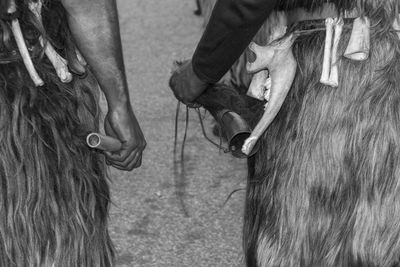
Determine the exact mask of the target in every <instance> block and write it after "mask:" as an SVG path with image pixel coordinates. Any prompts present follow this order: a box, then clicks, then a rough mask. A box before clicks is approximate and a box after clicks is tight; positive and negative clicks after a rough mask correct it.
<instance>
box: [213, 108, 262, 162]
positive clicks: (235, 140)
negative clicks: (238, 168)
mask: <svg viewBox="0 0 400 267" xmlns="http://www.w3.org/2000/svg"><path fill="white" fill-rule="evenodd" d="M210 112H211V114H212V115H213V116H214V118H215V119H216V120H217V122H218V123H219V125H220V127H221V131H222V134H223V135H224V137H226V140H227V142H228V147H229V151H230V152H231V153H232V155H233V156H234V157H236V158H247V157H250V156H253V155H254V154H255V153H256V152H257V150H258V148H259V146H258V144H257V145H256V146H255V147H254V148H253V150H252V151H251V153H250V154H249V155H246V154H244V153H243V152H242V146H243V144H244V142H245V141H246V139H247V138H248V137H249V136H250V134H251V128H250V126H249V125H248V124H247V122H246V121H245V120H244V119H243V118H242V117H241V116H240V115H239V114H237V113H235V112H233V111H231V110H228V109H222V110H219V111H210Z"/></svg>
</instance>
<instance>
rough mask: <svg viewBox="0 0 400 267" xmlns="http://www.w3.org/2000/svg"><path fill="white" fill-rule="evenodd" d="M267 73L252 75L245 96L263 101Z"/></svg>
mask: <svg viewBox="0 0 400 267" xmlns="http://www.w3.org/2000/svg"><path fill="white" fill-rule="evenodd" d="M268 76H269V71H268V70H261V71H259V72H257V73H255V74H254V75H253V77H252V78H251V83H250V86H249V90H248V91H247V95H248V96H250V97H253V98H256V99H258V100H264V95H265V91H266V89H267V88H266V83H267V80H268Z"/></svg>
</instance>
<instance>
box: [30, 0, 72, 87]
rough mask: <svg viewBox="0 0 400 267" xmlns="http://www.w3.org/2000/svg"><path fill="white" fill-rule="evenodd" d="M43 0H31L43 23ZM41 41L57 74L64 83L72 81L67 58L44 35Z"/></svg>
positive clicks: (34, 11)
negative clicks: (34, 0)
mask: <svg viewBox="0 0 400 267" xmlns="http://www.w3.org/2000/svg"><path fill="white" fill-rule="evenodd" d="M42 5H43V4H42V1H41V0H37V1H36V2H33V1H30V2H29V9H30V10H31V11H32V13H33V14H35V16H36V18H37V19H38V20H39V22H40V23H41V24H43V22H42ZM39 41H40V43H41V45H42V46H43V47H44V53H45V54H46V56H47V58H48V59H49V60H50V62H51V64H52V65H53V67H54V68H55V70H56V73H57V76H58V77H59V78H60V80H61V81H62V82H63V83H69V82H70V81H72V74H71V73H70V72H69V70H68V65H67V60H65V59H64V58H63V57H62V56H60V55H59V54H58V53H57V52H56V50H55V49H54V47H53V46H52V45H51V44H50V42H47V41H45V40H44V38H43V36H40V37H39Z"/></svg>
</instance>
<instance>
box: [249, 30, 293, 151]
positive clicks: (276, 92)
mask: <svg viewBox="0 0 400 267" xmlns="http://www.w3.org/2000/svg"><path fill="white" fill-rule="evenodd" d="M294 40H295V37H294V36H293V34H291V35H289V36H287V37H285V38H284V39H283V40H281V41H280V42H279V43H277V44H274V45H269V46H266V47H263V48H262V49H257V50H255V51H256V56H257V59H256V61H255V62H257V60H258V62H263V64H264V67H266V68H268V70H269V71H270V76H271V83H272V85H271V89H270V91H271V92H270V94H271V95H270V96H271V98H270V101H269V102H268V103H267V105H266V107H265V111H264V115H263V116H262V118H261V119H260V121H259V122H258V124H257V125H256V127H255V128H254V130H253V132H252V133H251V135H250V137H249V138H248V139H246V141H245V143H244V145H243V147H242V152H243V153H244V154H246V155H249V154H250V153H251V151H252V149H253V147H254V146H255V144H256V142H257V140H258V139H259V138H260V137H261V135H262V134H263V133H264V131H265V130H266V129H267V128H268V126H269V125H270V124H271V122H272V121H273V120H274V118H275V117H276V115H277V114H278V112H279V110H280V108H281V107H282V104H283V102H284V100H285V98H286V96H287V94H288V92H289V90H290V87H291V86H292V83H293V80H294V77H295V74H296V69H297V62H296V60H295V58H294V56H293V52H292V45H293V42H294ZM257 68H259V66H256V67H254V65H251V63H250V66H249V64H248V68H247V69H248V70H249V69H250V70H254V69H257Z"/></svg>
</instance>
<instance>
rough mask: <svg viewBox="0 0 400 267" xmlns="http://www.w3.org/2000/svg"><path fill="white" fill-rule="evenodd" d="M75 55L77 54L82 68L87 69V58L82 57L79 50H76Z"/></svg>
mask: <svg viewBox="0 0 400 267" xmlns="http://www.w3.org/2000/svg"><path fill="white" fill-rule="evenodd" d="M75 53H76V58H77V59H78V61H79V63H81V65H82V66H84V67H86V66H87V62H86V60H85V58H84V57H83V56H82V54H81V52H80V51H79V50H78V48H75Z"/></svg>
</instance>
